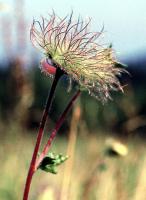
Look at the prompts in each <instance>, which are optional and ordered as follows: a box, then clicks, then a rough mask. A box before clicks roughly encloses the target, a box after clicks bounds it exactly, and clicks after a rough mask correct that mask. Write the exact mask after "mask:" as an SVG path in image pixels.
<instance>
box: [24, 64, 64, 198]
mask: <svg viewBox="0 0 146 200" xmlns="http://www.w3.org/2000/svg"><path fill="white" fill-rule="evenodd" d="M63 73H64V72H63V71H62V70H61V69H60V68H57V70H56V74H55V77H54V80H53V83H52V87H51V90H50V92H49V95H48V98H47V102H46V106H45V108H44V112H43V115H42V119H41V122H40V127H39V131H38V135H37V139H36V145H35V148H34V152H33V155H32V160H31V163H30V167H29V171H28V175H27V178H26V183H25V188H24V194H23V200H27V199H28V195H29V190H30V185H31V181H32V177H33V174H34V172H35V164H36V159H37V155H38V151H39V147H40V144H41V141H42V137H43V132H44V127H45V123H46V120H47V116H48V111H49V109H50V106H51V103H52V100H53V96H54V92H55V89H56V86H57V83H58V81H59V79H60V77H61V76H62V75H63Z"/></svg>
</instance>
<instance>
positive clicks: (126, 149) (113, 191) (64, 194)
mask: <svg viewBox="0 0 146 200" xmlns="http://www.w3.org/2000/svg"><path fill="white" fill-rule="evenodd" d="M24 5H25V1H22V0H21V1H18V0H16V1H14V2H13V6H14V10H13V11H11V12H14V13H13V14H12V15H14V18H13V20H12V18H11V17H10V16H9V15H8V16H9V17H7V12H8V11H9V10H10V9H11V8H10V7H9V4H5V3H4V2H0V21H1V23H0V26H1V28H0V34H1V36H0V37H1V38H0V41H1V47H0V53H1V56H0V160H1V162H0V163H1V164H0V169H1V170H0V199H1V200H17V199H22V196H23V189H24V184H25V180H26V175H27V172H28V168H29V164H30V160H31V156H32V152H33V148H34V144H35V140H36V134H37V130H38V127H39V122H40V119H41V116H42V112H43V108H44V105H45V101H46V97H47V93H48V91H49V89H50V86H51V83H52V78H50V77H47V76H45V75H44V74H42V73H41V72H40V69H39V62H40V54H39V53H37V52H36V51H35V50H34V49H33V48H32V46H31V42H30V41H29V39H28V35H29V28H30V24H28V22H27V17H26V15H25V11H24ZM40 14H41V11H40ZM113 23H114V22H113ZM119 40H120V38H119ZM113 43H114V41H113ZM121 43H122V42H121ZM127 43H128V41H127ZM143 44H145V48H143V49H142V50H141V51H140V50H139V49H137V51H136V50H134V52H132V53H133V54H129V55H126V56H125V57H124V56H123V57H122V59H121V61H122V62H124V64H126V65H127V66H128V67H127V68H126V69H127V70H128V72H129V73H130V75H128V74H123V76H122V77H121V78H120V79H121V82H122V84H123V85H125V87H124V91H125V92H124V94H122V93H117V94H116V93H113V94H112V98H113V100H112V101H109V102H108V103H107V104H105V105H102V104H101V103H100V102H98V101H97V100H96V99H94V98H93V97H91V96H90V95H89V94H88V92H82V94H81V96H80V98H79V99H78V101H77V102H76V103H75V106H74V107H73V109H72V110H71V112H70V113H69V115H68V117H67V118H66V120H65V122H64V124H63V126H62V127H61V129H60V130H59V132H58V135H57V138H56V139H55V141H54V142H53V145H52V147H51V151H52V152H55V153H62V154H64V155H68V156H69V159H68V160H67V161H66V162H65V163H63V164H62V165H61V166H60V167H58V173H57V174H56V175H54V174H50V173H46V172H44V171H41V170H38V171H37V173H36V174H35V176H34V177H33V182H32V185H31V191H30V198H29V199H30V200H145V199H146V101H145V98H146V35H145V41H143ZM75 89H76V88H75V87H73V88H72V90H71V91H70V92H68V80H67V78H66V77H63V78H62V79H61V80H60V82H59V85H58V87H57V90H56V93H55V98H54V101H53V104H52V108H51V110H50V113H49V120H48V122H47V125H46V128H45V137H44V139H43V143H45V141H46V139H47V136H48V135H49V134H50V132H51V130H52V128H53V127H54V125H55V122H56V121H57V119H58V117H59V116H60V114H61V113H62V111H63V110H64V108H65V105H66V104H67V102H68V101H69V99H70V98H71V96H72V95H73V93H74V91H75Z"/></svg>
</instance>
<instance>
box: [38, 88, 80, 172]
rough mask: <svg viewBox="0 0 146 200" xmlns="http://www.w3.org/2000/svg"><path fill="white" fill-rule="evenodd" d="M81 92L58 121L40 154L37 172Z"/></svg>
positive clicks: (78, 92) (71, 101)
mask: <svg viewBox="0 0 146 200" xmlns="http://www.w3.org/2000/svg"><path fill="white" fill-rule="evenodd" d="M80 93H81V91H80V90H78V91H77V92H76V94H75V95H74V96H73V97H72V99H71V100H70V101H69V103H68V105H67V107H66V108H65V110H64V112H63V113H62V115H61V116H60V118H59V119H58V121H57V123H56V126H55V128H54V129H53V131H52V133H51V135H50V137H49V139H48V141H47V143H46V145H45V147H44V149H43V151H42V153H41V154H40V156H39V158H38V159H37V161H36V166H35V171H36V170H37V169H38V167H39V165H40V163H41V162H42V160H43V159H44V157H45V156H46V155H47V153H48V150H49V148H50V146H51V144H52V141H53V140H54V138H55V137H56V134H57V132H58V130H59V129H60V127H61V126H62V124H63V122H64V120H65V117H66V115H67V114H68V112H69V110H70V109H71V107H72V106H73V104H74V102H75V100H76V99H77V97H78V96H79V95H80Z"/></svg>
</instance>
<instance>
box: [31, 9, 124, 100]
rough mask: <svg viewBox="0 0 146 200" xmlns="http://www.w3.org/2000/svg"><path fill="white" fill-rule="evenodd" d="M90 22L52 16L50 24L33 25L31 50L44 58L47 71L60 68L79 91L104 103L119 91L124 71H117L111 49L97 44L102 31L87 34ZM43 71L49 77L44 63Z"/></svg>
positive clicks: (44, 20)
mask: <svg viewBox="0 0 146 200" xmlns="http://www.w3.org/2000/svg"><path fill="white" fill-rule="evenodd" d="M90 21H91V20H90V19H89V20H88V22H84V21H83V20H81V19H80V18H78V20H77V21H74V20H73V13H71V14H70V15H69V16H66V17H65V18H63V19H61V18H59V17H58V16H57V15H56V14H55V13H54V12H53V14H52V15H50V19H49V20H47V19H46V18H42V21H41V22H39V21H34V22H33V24H32V27H31V31H30V36H31V40H32V43H33V44H34V46H36V47H38V48H40V49H41V50H42V51H43V53H44V54H45V55H46V57H47V58H46V60H47V61H49V63H48V64H49V65H48V67H49V66H50V65H52V66H53V67H60V68H61V69H62V70H64V71H65V72H66V73H67V74H68V75H70V77H71V78H73V79H74V80H76V81H77V82H78V83H79V85H80V86H81V88H86V89H87V90H88V91H89V93H90V94H91V95H93V96H95V97H97V98H98V99H99V100H101V101H103V102H104V101H106V100H107V99H110V98H111V97H110V91H111V90H115V91H118V90H121V91H122V87H121V85H120V82H119V80H118V78H117V76H119V75H120V74H121V72H123V71H124V70H123V69H122V68H120V67H116V63H117V62H116V59H115V57H114V55H113V50H112V48H111V47H106V48H105V47H103V46H102V45H100V44H98V41H97V40H98V38H99V37H100V35H101V34H102V31H101V32H95V33H93V32H89V30H88V28H89V24H90ZM50 69H51V70H53V68H50ZM42 71H45V72H46V74H49V68H47V65H44V63H43V64H42Z"/></svg>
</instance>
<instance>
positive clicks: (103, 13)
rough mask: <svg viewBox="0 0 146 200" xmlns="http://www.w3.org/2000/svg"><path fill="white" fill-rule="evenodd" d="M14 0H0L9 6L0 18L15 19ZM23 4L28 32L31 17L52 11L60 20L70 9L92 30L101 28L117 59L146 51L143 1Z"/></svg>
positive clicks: (57, 0) (32, 1)
mask: <svg viewBox="0 0 146 200" xmlns="http://www.w3.org/2000/svg"><path fill="white" fill-rule="evenodd" d="M16 1H17V2H19V0H16ZM16 1H14V0H13V1H12V0H5V1H0V5H1V4H2V3H3V2H4V3H5V4H8V7H9V9H6V11H5V12H4V11H3V12H0V17H1V16H4V15H6V16H9V17H13V18H15V17H16V16H17V15H16V13H15V12H17V11H16V10H15V11H14V7H15V4H16V3H15V4H14V2H16ZM23 2H24V5H25V6H24V11H25V14H26V18H27V26H28V27H27V29H28V32H29V28H30V24H31V23H32V20H33V18H34V19H39V18H40V16H45V17H48V13H50V12H52V9H54V11H55V13H57V15H59V16H61V17H64V16H66V14H69V13H70V12H71V10H73V11H74V16H75V17H78V16H79V15H80V16H82V18H83V19H86V18H88V17H90V18H92V22H91V29H92V30H93V31H100V30H101V29H102V27H103V25H104V31H105V34H104V37H105V41H107V42H109V43H112V44H113V47H114V49H115V50H116V52H117V54H118V55H119V57H120V56H121V57H122V56H128V55H131V54H133V55H134V54H135V52H139V51H141V50H143V51H146V0H123V1H121V0H100V1H99V0H88V1H86V0H70V1H69V0H25V1H24V0H23ZM18 12H19V11H18ZM28 35H29V33H28Z"/></svg>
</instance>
